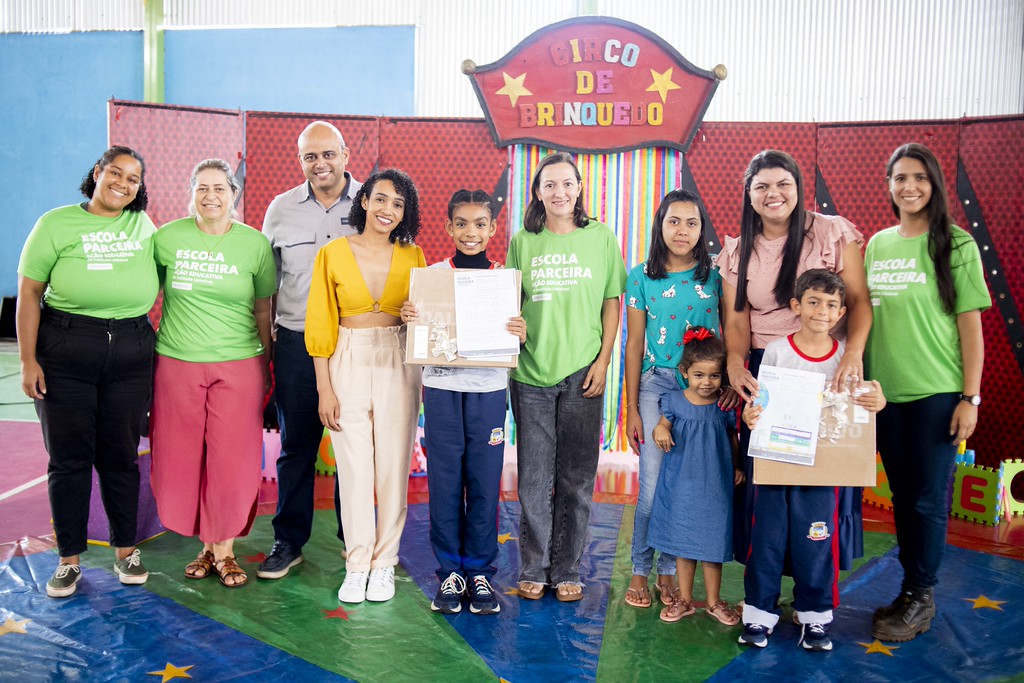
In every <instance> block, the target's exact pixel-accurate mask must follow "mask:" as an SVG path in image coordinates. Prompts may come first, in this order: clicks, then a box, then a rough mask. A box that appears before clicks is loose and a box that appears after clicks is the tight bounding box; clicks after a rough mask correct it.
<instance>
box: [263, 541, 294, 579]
mask: <svg viewBox="0 0 1024 683" xmlns="http://www.w3.org/2000/svg"><path fill="white" fill-rule="evenodd" d="M297 564H302V553H300V552H296V551H295V550H292V547H291V546H290V545H288V544H287V543H285V542H283V541H274V547H273V548H271V550H270V556H269V557H268V558H267V559H265V560H263V561H262V562H260V566H259V568H258V569H257V570H256V576H258V577H260V578H261V579H280V578H282V577H284V576H286V575H287V574H288V570H289V569H291V568H292V567H294V566H295V565H297Z"/></svg>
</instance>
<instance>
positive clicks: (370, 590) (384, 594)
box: [338, 567, 395, 603]
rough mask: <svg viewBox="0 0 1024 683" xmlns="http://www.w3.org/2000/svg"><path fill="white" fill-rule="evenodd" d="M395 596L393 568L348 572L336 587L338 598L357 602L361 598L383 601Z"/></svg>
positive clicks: (360, 600)
mask: <svg viewBox="0 0 1024 683" xmlns="http://www.w3.org/2000/svg"><path fill="white" fill-rule="evenodd" d="M393 597H395V568H394V567H379V568H377V569H371V570H370V572H369V574H367V572H348V573H347V574H345V580H344V581H343V582H342V584H341V588H339V589H338V600H340V601H341V602H348V603H358V602H362V601H363V600H369V601H371V602H385V601H387V600H390V599H391V598H393Z"/></svg>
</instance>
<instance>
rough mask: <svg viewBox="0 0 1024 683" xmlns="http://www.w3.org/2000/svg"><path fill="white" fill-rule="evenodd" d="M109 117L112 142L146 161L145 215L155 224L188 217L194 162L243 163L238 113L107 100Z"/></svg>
mask: <svg viewBox="0 0 1024 683" xmlns="http://www.w3.org/2000/svg"><path fill="white" fill-rule="evenodd" d="M108 113H109V117H110V144H111V145H127V146H128V147H131V148H132V149H134V150H136V151H137V152H138V153H139V154H141V155H142V158H143V159H145V160H146V190H147V192H148V193H149V209H148V210H147V211H146V213H148V214H149V217H150V218H152V219H153V222H154V223H156V225H157V226H160V225H163V224H164V223H168V222H170V221H172V220H175V219H177V218H181V217H182V216H186V215H188V210H189V190H188V179H189V176H190V175H191V174H192V169H193V168H194V167H195V165H196V164H197V163H198V162H200V161H202V160H203V159H209V158H213V157H216V158H220V159H224V160H225V161H227V162H228V163H230V164H231V167H232V168H234V169H236V171H237V169H238V167H239V164H241V162H242V153H243V150H244V149H245V135H244V129H243V126H242V112H240V111H227V110H223V109H199V108H196V107H175V106H169V105H159V104H146V103H142V102H123V101H119V100H111V101H110V102H109V109H108ZM96 156H97V157H98V156H99V152H97V154H96ZM83 172H84V169H83ZM243 209H244V207H243V206H242V205H239V215H244V214H243Z"/></svg>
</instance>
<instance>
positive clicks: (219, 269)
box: [156, 218, 277, 363]
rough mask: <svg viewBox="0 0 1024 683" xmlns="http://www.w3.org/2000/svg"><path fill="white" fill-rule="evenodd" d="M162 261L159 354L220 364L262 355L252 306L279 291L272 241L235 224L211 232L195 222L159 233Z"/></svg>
mask: <svg viewBox="0 0 1024 683" xmlns="http://www.w3.org/2000/svg"><path fill="white" fill-rule="evenodd" d="M156 263H157V268H158V270H159V272H160V281H161V283H162V284H163V288H164V307H163V317H162V318H161V321H160V329H159V330H158V332H157V337H156V352H157V353H159V354H160V355H163V356H169V357H171V358H176V359H178V360H183V361H189V362H193V363H220V362H224V361H232V360H244V359H246V358H253V357H255V356H258V355H260V354H261V353H263V343H262V342H261V341H260V337H259V334H258V333H257V330H256V318H255V316H254V315H253V309H254V304H255V301H256V299H264V298H266V297H269V296H271V295H272V294H273V293H274V292H275V291H277V270H276V268H275V266H274V255H273V253H272V252H271V250H270V242H269V241H268V240H267V238H266V237H265V236H264V235H263V233H261V232H260V231H258V230H256V229H255V228H251V227H249V226H248V225H244V224H242V223H232V224H231V229H230V230H228V231H227V232H226V233H224V234H223V235H208V234H206V233H204V232H202V231H201V230H199V228H198V227H196V223H195V220H194V219H192V218H182V219H181V220H177V221H173V222H171V223H168V224H167V225H165V226H163V227H162V228H160V229H159V230H158V231H157V233H156Z"/></svg>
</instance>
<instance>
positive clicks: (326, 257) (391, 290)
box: [306, 237, 427, 358]
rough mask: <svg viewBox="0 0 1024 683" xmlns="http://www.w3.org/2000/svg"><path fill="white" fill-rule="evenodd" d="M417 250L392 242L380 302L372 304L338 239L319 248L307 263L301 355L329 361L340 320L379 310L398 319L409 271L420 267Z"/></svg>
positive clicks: (353, 262) (422, 262)
mask: <svg viewBox="0 0 1024 683" xmlns="http://www.w3.org/2000/svg"><path fill="white" fill-rule="evenodd" d="M426 267H427V260H426V259H425V258H424V256H423V250H422V249H420V248H419V247H417V246H416V245H415V244H410V245H403V244H401V243H398V242H396V243H395V245H394V250H393V251H392V252H391V269H390V270H389V271H388V279H387V280H386V281H385V283H384V293H383V294H382V295H381V297H380V301H374V299H373V295H372V294H370V290H369V288H368V287H367V286H366V281H365V280H363V276H362V273H361V272H360V271H359V264H358V263H357V262H356V257H355V255H354V254H353V253H352V248H351V247H350V246H349V244H348V238H347V237H341V238H339V239H336V240H332V241H330V242H328V243H327V244H325V245H324V246H323V247H322V248H321V249H320V251H319V252H317V255H316V261H315V262H314V263H313V281H312V282H311V283H310V286H309V299H308V300H307V302H306V350H307V351H308V352H309V355H310V356H313V357H315V358H329V357H330V356H331V354H332V353H334V347H335V346H336V345H337V343H338V323H339V321H340V320H341V318H348V317H350V316H353V315H360V314H362V313H370V312H374V311H381V312H383V313H390V314H391V315H394V316H398V315H401V311H402V304H403V303H405V300H406V299H408V298H409V271H410V270H412V269H413V268H426Z"/></svg>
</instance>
